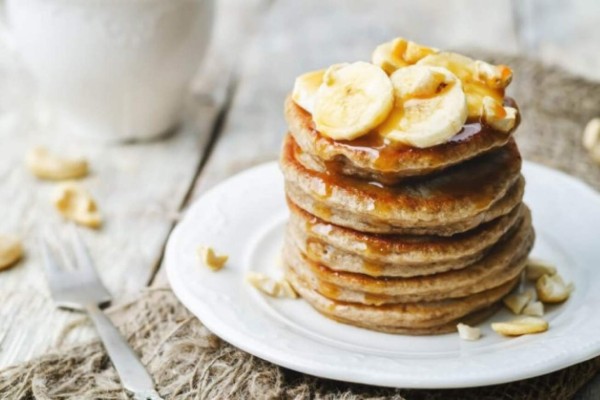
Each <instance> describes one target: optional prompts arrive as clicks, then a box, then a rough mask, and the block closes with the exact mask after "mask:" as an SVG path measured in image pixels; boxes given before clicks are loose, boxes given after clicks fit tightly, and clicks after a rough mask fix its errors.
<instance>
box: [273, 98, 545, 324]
mask: <svg viewBox="0 0 600 400" xmlns="http://www.w3.org/2000/svg"><path fill="white" fill-rule="evenodd" d="M505 104H509V105H511V106H513V107H516V105H515V104H514V102H513V101H512V100H511V99H508V98H507V99H506V100H505ZM285 114H286V119H287V122H288V127H289V134H288V135H287V136H286V138H285V142H284V146H283V151H282V156H281V168H282V170H283V173H284V176H285V187H286V195H287V202H288V205H289V209H290V212H291V217H290V220H289V223H288V226H287V231H286V236H285V248H284V251H283V260H284V264H285V273H286V277H287V279H288V280H289V282H290V283H291V284H292V285H293V287H294V288H295V289H296V291H297V292H298V293H299V294H300V295H301V296H302V297H303V298H304V299H305V300H306V301H308V302H309V303H310V304H311V305H312V306H313V307H314V308H315V309H316V310H318V311H319V312H321V313H322V314H324V315H326V316H328V317H330V318H332V319H334V320H337V321H340V322H344V323H348V324H352V325H356V326H361V327H364V328H368V329H372V330H377V331H383V332H390V333H406V334H437V333H443V332H449V331H453V330H455V329H456V324H457V323H458V322H463V323H468V324H473V323H476V322H478V321H480V320H482V319H483V318H485V317H487V316H489V315H490V314H491V313H492V312H494V311H495V310H496V308H497V307H496V306H497V305H498V304H499V303H500V301H501V299H502V298H503V297H504V296H505V295H506V294H508V293H509V292H510V291H511V290H512V289H513V288H514V287H515V285H516V284H517V282H518V280H519V276H520V273H521V271H522V270H523V268H524V267H525V263H526V259H527V256H528V253H529V251H530V249H531V247H532V245H533V241H534V232H533V228H532V225H531V215H530V212H529V210H528V208H527V207H526V206H525V205H524V204H523V203H522V197H523V191H524V184H525V183H524V179H523V177H522V175H521V157H520V154H519V151H518V149H517V146H516V144H515V142H514V140H513V139H512V132H513V131H514V128H513V129H511V130H510V131H509V132H500V131H497V130H494V129H491V128H490V127H489V126H487V125H485V124H482V123H480V122H473V123H467V124H465V126H464V127H463V128H462V130H461V131H460V132H459V133H458V134H456V135H455V136H454V137H453V138H452V139H451V140H449V141H448V142H446V143H443V144H439V145H436V146H432V147H427V148H416V147H409V146H393V147H390V146H388V145H387V144H386V143H385V142H383V141H381V140H380V139H379V137H378V136H377V135H371V134H368V135H366V136H364V137H361V138H358V139H355V140H352V141H343V140H333V139H330V138H329V137H327V136H325V135H323V134H321V133H320V132H318V131H317V130H316V129H315V124H314V122H313V120H312V118H311V114H310V113H308V112H307V111H305V110H304V109H303V108H301V107H299V106H298V105H297V104H296V103H295V102H294V101H293V100H292V99H291V98H290V99H288V100H287V101H286V106H285Z"/></svg>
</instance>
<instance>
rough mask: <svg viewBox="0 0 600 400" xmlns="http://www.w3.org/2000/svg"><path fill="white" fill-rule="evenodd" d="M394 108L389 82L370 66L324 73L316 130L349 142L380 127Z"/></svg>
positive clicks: (350, 66)
mask: <svg viewBox="0 0 600 400" xmlns="http://www.w3.org/2000/svg"><path fill="white" fill-rule="evenodd" d="M393 105H394V94H393V88H392V83H391V81H390V78H389V77H388V76H387V75H386V74H385V72H383V70H382V69H381V68H379V67H377V66H375V65H373V64H369V63H366V62H356V63H353V64H342V65H334V66H331V67H329V68H328V69H327V71H326V72H325V74H324V76H323V83H322V84H321V86H320V87H319V90H318V91H317V96H316V99H315V102H314V111H313V120H314V122H315V125H316V128H317V130H319V132H321V133H322V134H324V135H326V136H328V137H330V138H332V139H334V140H352V139H355V138H357V137H359V136H362V135H365V134H366V133H368V132H369V131H370V130H372V129H373V128H375V127H376V126H377V125H379V124H380V123H382V122H383V121H384V120H385V119H386V118H387V116H388V114H389V113H390V111H391V109H392V107H393Z"/></svg>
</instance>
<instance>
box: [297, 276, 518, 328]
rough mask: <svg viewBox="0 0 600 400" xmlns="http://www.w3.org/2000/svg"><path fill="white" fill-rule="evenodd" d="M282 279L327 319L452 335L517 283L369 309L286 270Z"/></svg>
mask: <svg viewBox="0 0 600 400" xmlns="http://www.w3.org/2000/svg"><path fill="white" fill-rule="evenodd" d="M286 279H288V281H289V282H290V283H291V284H292V286H293V287H294V289H295V290H296V291H297V292H298V294H300V296H302V298H303V299H305V300H306V301H308V302H309V303H310V304H311V305H312V306H313V307H314V308H315V309H316V310H317V311H319V312H320V313H322V314H324V315H325V316H327V317H329V318H332V319H334V320H337V321H339V322H343V323H348V324H352V325H356V326H360V327H364V328H367V329H372V330H377V331H383V332H389V333H404V334H415V335H417V334H437V333H445V332H452V331H454V330H456V324H457V323H458V322H466V323H470V324H475V323H477V322H479V321H481V320H482V319H484V318H486V317H488V316H489V315H490V314H491V313H493V312H494V311H495V310H496V307H494V305H496V304H497V303H498V302H499V301H500V300H501V299H502V297H504V296H505V295H506V294H508V293H509V292H510V291H511V290H512V289H513V288H514V287H515V286H516V285H517V283H518V281H519V279H518V278H514V279H512V280H510V281H508V282H506V283H504V284H502V285H500V286H497V287H495V288H493V289H490V290H487V291H484V292H480V293H477V294H474V295H470V296H466V297H462V298H457V299H452V300H443V301H434V302H426V303H405V304H390V305H381V306H370V305H364V304H356V303H350V302H341V301H336V300H332V299H329V298H327V297H325V296H323V295H322V294H320V293H319V292H317V291H315V290H313V289H312V288H311V287H310V286H309V285H308V284H307V283H306V281H304V280H303V279H302V278H301V277H300V276H299V275H297V274H296V273H295V272H294V271H293V270H290V269H288V270H286Z"/></svg>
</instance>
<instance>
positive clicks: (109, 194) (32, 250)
mask: <svg viewBox="0 0 600 400" xmlns="http://www.w3.org/2000/svg"><path fill="white" fill-rule="evenodd" d="M261 3H262V0H253V1H241V0H224V1H219V2H218V7H217V21H216V25H215V31H214V33H213V43H212V45H211V48H210V50H209V53H208V56H207V58H206V63H205V64H206V65H205V67H204V69H203V71H202V73H201V74H199V76H198V77H197V79H196V82H195V87H196V88H197V89H198V90H199V91H200V93H199V94H198V96H196V99H195V100H194V101H192V102H191V103H190V112H189V115H188V118H187V121H188V123H187V124H186V125H185V126H184V127H182V128H181V129H179V131H178V132H177V133H176V134H175V135H173V136H172V137H169V138H167V139H165V140H162V141H156V142H152V143H144V144H135V145H119V146H117V145H113V146H98V145H95V144H91V143H86V142H84V141H81V140H78V139H74V138H69V137H64V136H63V135H61V134H60V132H51V131H48V130H47V129H39V128H38V129H36V128H34V127H33V126H32V125H31V123H30V122H29V119H28V118H27V117H28V115H23V114H20V115H13V116H12V117H11V116H9V115H8V114H7V113H4V117H5V118H4V119H3V122H4V123H3V124H2V125H1V126H0V221H1V222H0V231H3V232H12V233H16V234H19V235H21V236H22V237H23V238H24V242H25V247H26V249H27V257H26V258H25V260H24V261H23V262H21V263H20V264H19V265H18V266H16V267H15V268H13V269H11V270H9V271H6V272H3V273H0V367H2V366H6V365H10V364H14V363H17V362H20V361H23V360H26V359H29V358H31V357H34V356H36V355H39V354H42V353H44V352H46V351H47V350H48V349H49V348H52V347H54V345H55V343H56V339H57V338H58V336H59V335H60V333H61V331H62V330H63V329H64V328H65V327H66V326H68V325H69V324H70V323H71V322H72V321H74V320H76V319H79V318H81V316H80V315H79V314H74V313H70V312H66V311H60V310H56V309H55V306H54V304H53V303H52V301H51V300H50V298H49V293H48V290H47V286H46V282H45V279H44V276H43V270H42V265H41V260H40V257H39V255H38V252H37V251H36V246H35V235H36V233H37V232H38V231H39V228H40V226H42V225H48V224H50V223H56V224H58V225H60V218H59V217H58V216H57V214H56V212H55V211H54V210H53V209H52V207H51V205H50V200H49V198H50V196H51V192H52V190H53V189H54V187H55V184H52V183H48V182H41V181H38V180H36V179H35V178H33V177H32V176H31V175H30V174H29V172H28V171H27V170H26V169H25V167H24V165H23V156H24V154H25V153H26V151H27V150H28V149H30V148H31V147H32V146H34V145H40V144H46V145H48V147H50V148H51V149H54V150H57V151H60V152H65V153H73V154H83V155H85V156H86V157H87V158H88V159H89V160H90V162H91V165H92V174H91V176H90V177H88V178H87V179H85V180H83V181H82V184H83V185H84V186H85V187H86V188H88V189H89V190H90V192H91V193H92V194H93V195H94V196H95V198H96V199H97V201H98V204H99V207H100V209H101V211H102V213H103V214H104V216H105V220H106V223H105V225H104V226H103V228H102V229H101V230H100V231H98V232H91V231H86V232H84V237H85V240H86V242H87V243H88V245H89V247H90V252H91V254H92V256H93V258H94V260H95V262H96V265H97V267H98V269H99V273H100V275H101V276H102V278H103V280H104V282H105V283H106V285H107V287H108V288H109V289H110V291H111V292H112V293H113V295H114V297H115V298H117V299H118V298H120V297H122V296H124V295H127V294H128V293H133V292H136V291H138V290H140V289H141V288H143V287H145V286H146V285H147V284H148V282H149V281H150V279H151V278H152V275H153V273H154V272H155V265H156V263H157V262H158V260H159V259H160V256H161V253H162V248H163V245H164V243H165V241H166V238H167V235H168V233H169V232H170V230H171V228H172V224H173V222H174V216H175V215H176V213H177V211H178V210H179V208H180V206H181V203H182V201H183V199H184V197H185V195H186V194H187V193H188V190H189V188H190V185H191V184H192V182H193V178H194V177H195V176H196V171H197V168H198V165H199V163H200V161H201V157H202V155H203V154H204V149H205V147H206V144H207V142H208V140H209V138H210V135H211V133H212V128H213V123H214V121H215V118H216V117H217V115H218V113H219V111H220V108H221V107H222V106H223V104H224V98H225V96H224V95H225V93H226V91H227V87H228V85H229V82H230V79H231V74H230V71H231V70H232V68H233V67H234V66H235V61H236V58H237V56H238V54H239V52H240V50H239V47H238V48H236V47H234V46H238V45H239V46H241V45H243V43H239V40H233V39H234V38H235V37H236V36H237V37H238V38H242V37H244V31H243V29H245V27H246V23H247V22H246V18H250V17H252V16H253V12H252V11H251V10H252V9H257V8H258V7H257V5H258V4H261ZM232 32H236V33H235V34H234V35H232V34H231V33H232ZM5 61H6V60H5ZM1 64H2V65H5V66H8V67H11V65H10V62H6V63H1ZM11 68H12V67H11ZM1 72H5V74H4V76H7V74H8V73H9V72H10V71H0V75H2V73H1ZM13 91H14V92H15V93H18V92H19V91H21V89H18V90H13ZM20 98H21V99H22V100H23V97H22V96H21V97H20ZM24 100H25V101H27V99H24ZM8 103H9V101H6V98H3V99H1V100H0V107H2V106H4V105H6V104H8ZM13 108H14V107H13ZM91 335H94V332H93V331H91V329H89V328H86V327H81V328H77V329H75V330H73V331H72V333H71V335H70V336H69V337H68V338H67V341H66V342H65V343H73V342H78V341H81V340H83V339H85V338H89V337H90V336H91Z"/></svg>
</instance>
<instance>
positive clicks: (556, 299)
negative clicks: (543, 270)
mask: <svg viewBox="0 0 600 400" xmlns="http://www.w3.org/2000/svg"><path fill="white" fill-rule="evenodd" d="M535 289H536V291H537V295H538V298H539V299H540V300H541V301H542V302H544V303H562V302H563V301H565V300H567V299H568V298H569V295H570V294H571V291H570V290H569V287H568V286H567V285H566V284H565V282H564V281H563V279H562V278H561V277H560V275H558V274H555V275H543V276H542V277H540V278H539V279H538V280H537V282H536V283H535Z"/></svg>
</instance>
